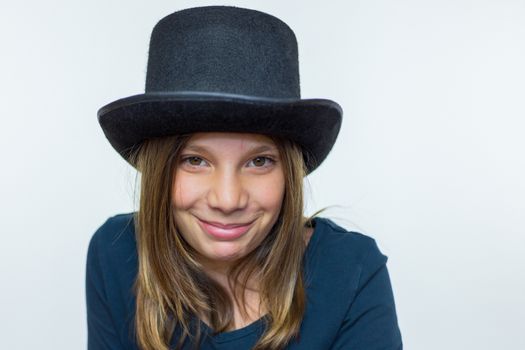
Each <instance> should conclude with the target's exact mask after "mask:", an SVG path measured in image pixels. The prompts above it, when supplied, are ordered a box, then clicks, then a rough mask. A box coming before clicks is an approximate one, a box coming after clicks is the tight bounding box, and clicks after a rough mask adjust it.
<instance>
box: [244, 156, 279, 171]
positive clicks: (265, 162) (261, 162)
mask: <svg viewBox="0 0 525 350" xmlns="http://www.w3.org/2000/svg"><path fill="white" fill-rule="evenodd" d="M273 163H275V161H274V160H273V159H272V158H270V157H264V156H260V157H255V158H253V159H252V160H250V162H249V163H248V165H249V166H253V167H256V168H263V167H267V166H270V165H272V164H273Z"/></svg>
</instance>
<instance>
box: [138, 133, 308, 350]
mask: <svg viewBox="0 0 525 350" xmlns="http://www.w3.org/2000/svg"><path fill="white" fill-rule="evenodd" d="M189 138H190V135H182V136H170V137H164V138H157V139H150V140H147V141H145V142H144V143H143V144H142V145H141V146H140V148H139V149H138V150H137V151H136V153H135V154H134V156H133V159H132V161H133V162H134V163H135V164H136V167H137V170H138V171H139V172H140V173H141V184H140V202H139V210H138V211H137V213H136V214H135V231H136V238H137V249H138V260H139V267H138V276H137V279H136V281H135V285H134V289H135V293H136V317H135V330H136V338H137V341H138V344H139V346H140V347H141V348H142V349H143V350H168V349H169V342H170V339H171V337H172V336H173V334H174V330H175V328H176V327H177V326H178V327H179V328H180V330H181V336H180V338H179V341H178V345H177V348H180V347H182V345H183V344H184V342H185V341H186V340H188V339H189V340H190V342H191V343H193V344H194V345H195V347H197V346H198V342H199V339H200V336H201V334H200V327H199V326H198V325H197V326H196V327H194V328H195V329H192V323H191V319H192V317H195V316H198V315H206V316H207V319H208V320H209V321H210V327H211V328H212V329H213V330H214V331H215V332H223V331H226V330H227V329H228V328H229V327H230V326H231V325H233V305H232V302H231V299H230V298H229V297H228V294H227V293H226V291H225V290H224V288H223V287H221V286H220V285H219V284H218V283H217V282H215V281H214V280H212V279H211V278H210V277H208V276H207V275H206V274H205V273H204V272H203V271H202V269H201V268H200V265H199V264H198V262H197V261H196V259H195V258H194V254H193V253H194V252H193V249H192V248H191V246H189V245H188V244H187V243H186V242H185V241H184V239H183V238H182V236H181V235H180V233H179V232H177V230H176V224H175V221H174V215H173V204H172V200H171V198H172V193H171V191H172V184H173V181H174V176H175V175H174V174H175V171H174V170H175V167H176V166H177V162H178V158H179V154H180V151H181V150H182V148H183V147H184V145H185V144H186V142H187V141H188V139H189ZM274 141H275V142H276V145H277V146H278V148H279V152H280V156H281V162H282V165H283V172H284V177H285V193H284V198H283V203H282V208H281V212H280V214H279V217H278V219H277V222H276V223H275V225H274V227H273V228H272V230H271V232H270V233H269V234H268V236H267V237H266V238H265V239H264V241H263V242H262V243H261V244H260V245H259V246H258V247H257V248H256V249H254V250H253V251H252V252H251V253H249V254H248V255H247V256H245V257H243V258H242V259H241V261H240V262H239V264H236V266H235V267H234V268H233V269H232V271H230V275H229V279H230V285H238V286H240V289H239V290H240V292H239V293H237V292H234V298H235V301H236V302H238V304H239V305H241V307H244V305H245V302H244V290H245V288H246V285H247V283H248V279H249V278H250V277H251V276H253V275H254V274H257V280H258V285H259V294H260V299H261V303H262V304H263V305H264V306H265V309H266V310H267V315H266V316H265V317H264V321H265V322H266V323H265V324H266V329H265V332H264V333H263V335H262V337H261V338H260V339H259V341H258V342H257V344H256V345H255V347H254V349H256V350H262V349H281V348H283V347H285V345H286V344H287V343H289V342H290V341H291V340H292V339H293V338H294V337H295V336H297V335H298V333H299V328H300V325H301V321H302V318H303V315H304V310H305V302H306V297H305V288H304V284H303V275H302V261H303V255H304V251H305V248H306V247H305V246H306V244H305V240H304V230H305V225H306V224H308V222H307V221H308V220H307V219H306V218H304V216H303V178H304V176H305V165H304V161H303V154H302V152H301V150H300V148H299V147H298V146H297V145H295V144H294V143H292V142H290V141H288V140H280V139H274ZM237 289H238V288H236V289H234V290H237ZM241 312H246V309H244V311H243V309H242V308H241Z"/></svg>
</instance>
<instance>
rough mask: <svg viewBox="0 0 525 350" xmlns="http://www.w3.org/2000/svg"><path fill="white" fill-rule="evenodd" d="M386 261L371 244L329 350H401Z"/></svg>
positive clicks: (375, 245)
mask: <svg viewBox="0 0 525 350" xmlns="http://www.w3.org/2000/svg"><path fill="white" fill-rule="evenodd" d="M387 260H388V258H387V257H386V256H385V255H383V254H381V252H380V251H379V248H378V247H377V244H376V242H375V241H373V244H372V247H371V248H370V250H369V252H368V255H367V256H366V258H365V259H364V261H363V264H362V270H361V275H360V278H359V283H358V287H357V291H356V294H355V298H354V300H353V302H352V303H351V304H350V307H349V309H348V311H347V313H346V316H345V319H344V321H343V323H342V325H341V328H340V329H339V332H338V335H337V337H336V340H335V342H334V343H333V344H332V349H333V350H339V349H340V350H343V349H344V350H349V349H352V350H380V349H381V350H402V349H403V343H402V339H401V332H400V330H399V326H398V322H397V315H396V308H395V303H394V296H393V291H392V286H391V283H390V277H389V274H388V269H387V267H386V262H387Z"/></svg>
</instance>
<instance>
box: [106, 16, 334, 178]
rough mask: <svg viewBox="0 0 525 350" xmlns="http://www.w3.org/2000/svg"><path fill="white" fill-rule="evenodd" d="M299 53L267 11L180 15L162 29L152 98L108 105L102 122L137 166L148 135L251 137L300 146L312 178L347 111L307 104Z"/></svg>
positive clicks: (153, 54) (151, 77)
mask: <svg viewBox="0 0 525 350" xmlns="http://www.w3.org/2000/svg"><path fill="white" fill-rule="evenodd" d="M297 56H298V55H297V41H296V39H295V35H294V33H293V31H292V30H291V29H290V28H289V27H288V26H287V25H286V24H285V23H284V22H282V21H281V20H279V19H278V18H276V17H273V16H271V15H268V14H266V13H262V12H259V11H255V10H249V9H243V8H238V7H229V6H206V7H197V8H190V9H186V10H182V11H178V12H175V13H172V14H171V15H168V16H166V17H165V18H163V19H162V20H160V21H159V22H158V23H157V25H156V26H155V28H154V29H153V32H152V34H151V40H150V50H149V58H148V68H147V74H146V89H145V93H144V94H140V95H134V96H130V97H126V98H123V99H119V100H117V101H114V102H112V103H110V104H108V105H106V106H104V107H102V108H101V109H100V110H99V111H98V120H99V122H100V125H101V127H102V129H103V131H104V134H105V135H106V137H107V138H108V140H109V142H110V143H111V145H112V146H113V147H114V148H115V149H116V150H117V152H118V153H119V154H120V155H121V156H122V157H124V159H126V160H127V161H128V162H130V164H132V163H131V160H130V154H131V152H133V151H134V150H135V148H136V147H137V146H138V145H140V143H141V142H142V141H144V140H145V139H148V138H153V137H162V136H169V135H175V134H187V133H193V132H201V131H229V132H250V133H258V134H265V135H271V136H279V137H283V138H287V139H291V140H293V141H295V142H296V143H298V144H299V145H300V146H301V147H302V150H303V155H304V157H305V161H306V166H307V170H308V173H310V172H312V171H313V170H314V169H315V168H316V167H317V166H318V165H319V164H320V163H321V162H322V161H323V160H324V159H325V158H326V156H327V155H328V153H329V152H330V150H331V148H332V146H333V144H334V142H335V140H336V138H337V134H338V133H339V129H340V127H341V118H342V109H341V107H340V106H339V105H338V104H337V103H335V102H333V101H330V100H325V99H304V100H302V99H301V97H300V88H299V63H298V58H297ZM132 165H133V166H135V165H134V164H132Z"/></svg>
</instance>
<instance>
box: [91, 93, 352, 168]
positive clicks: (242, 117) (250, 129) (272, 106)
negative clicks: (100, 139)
mask: <svg viewBox="0 0 525 350" xmlns="http://www.w3.org/2000/svg"><path fill="white" fill-rule="evenodd" d="M342 113H343V112H342V109H341V107H340V106H339V105H338V104H337V103H336V102H334V101H331V100H326V99H270V98H259V97H251V96H242V95H232V94H222V93H196V92H188V93H185V92H178V93H145V94H140V95H134V96H130V97H126V98H123V99H120V100H117V101H114V102H112V103H110V104H108V105H106V106H104V107H102V108H100V109H99V111H98V120H99V123H100V126H101V127H102V130H103V131H104V134H105V136H106V138H107V139H108V140H109V142H110V144H111V145H112V146H113V148H114V149H115V150H116V151H117V152H118V153H119V154H120V155H121V156H122V157H123V158H124V159H125V160H126V161H127V162H128V163H130V164H131V165H132V166H133V167H135V164H133V162H132V161H131V160H130V155H131V154H132V152H133V151H134V150H135V149H136V148H137V147H138V146H139V145H140V144H141V143H142V142H143V141H144V140H146V139H149V138H155V137H164V136H171V135H178V134H191V133H196V132H214V131H215V132H245V133H256V134H263V135H269V136H277V137H282V138H286V139H290V140H292V141H294V142H296V143H297V144H299V145H300V146H301V147H302V149H303V154H304V158H305V162H306V167H307V173H311V172H312V171H313V170H314V169H315V168H317V167H318V166H319V164H321V162H322V161H323V160H324V159H325V158H326V156H327V155H328V153H329V152H330V150H331V149H332V146H333V145H334V143H335V140H336V138H337V135H338V134H339V130H340V128H341V120H342Z"/></svg>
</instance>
